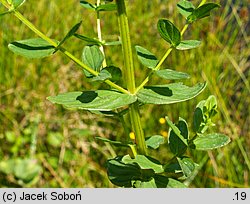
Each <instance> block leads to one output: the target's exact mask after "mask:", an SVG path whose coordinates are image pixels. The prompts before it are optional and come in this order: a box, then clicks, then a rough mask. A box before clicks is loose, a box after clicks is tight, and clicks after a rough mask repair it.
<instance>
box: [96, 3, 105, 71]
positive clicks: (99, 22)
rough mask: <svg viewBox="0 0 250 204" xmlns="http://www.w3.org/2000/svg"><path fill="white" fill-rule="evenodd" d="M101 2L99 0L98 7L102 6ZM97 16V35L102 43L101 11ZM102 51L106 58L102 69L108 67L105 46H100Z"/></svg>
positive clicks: (97, 12)
mask: <svg viewBox="0 0 250 204" xmlns="http://www.w3.org/2000/svg"><path fill="white" fill-rule="evenodd" d="M100 3H101V0H97V2H96V5H97V7H98V6H99V5H100ZM96 16H97V20H96V25H97V35H98V40H99V41H100V42H102V29H101V19H100V11H96ZM99 49H100V51H101V52H102V54H103V56H104V60H103V63H102V67H103V68H104V67H106V66H107V62H106V58H105V52H104V47H103V45H100V48H99Z"/></svg>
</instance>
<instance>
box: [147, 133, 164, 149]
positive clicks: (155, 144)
mask: <svg viewBox="0 0 250 204" xmlns="http://www.w3.org/2000/svg"><path fill="white" fill-rule="evenodd" d="M164 141H165V138H164V137H163V136H161V135H154V136H151V137H149V138H147V139H146V145H147V147H150V148H152V149H157V148H159V146H160V145H161V144H163V143H164Z"/></svg>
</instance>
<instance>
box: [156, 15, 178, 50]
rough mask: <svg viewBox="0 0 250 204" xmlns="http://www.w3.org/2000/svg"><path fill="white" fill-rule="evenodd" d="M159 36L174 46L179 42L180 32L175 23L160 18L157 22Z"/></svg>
mask: <svg viewBox="0 0 250 204" xmlns="http://www.w3.org/2000/svg"><path fill="white" fill-rule="evenodd" d="M157 28H158V31H159V33H160V35H161V37H162V38H163V39H164V40H166V41H167V42H168V43H170V44H171V45H172V46H173V47H176V46H177V45H179V44H180V42H181V33H180V31H179V30H178V28H176V27H175V25H174V24H173V23H172V22H170V21H169V20H167V19H160V20H159V21H158V24H157Z"/></svg>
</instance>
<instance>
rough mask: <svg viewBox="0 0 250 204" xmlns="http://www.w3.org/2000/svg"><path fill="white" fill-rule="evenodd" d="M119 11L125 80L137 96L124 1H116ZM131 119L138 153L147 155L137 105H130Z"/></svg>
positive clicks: (129, 88) (130, 90) (131, 91)
mask: <svg viewBox="0 0 250 204" xmlns="http://www.w3.org/2000/svg"><path fill="white" fill-rule="evenodd" d="M116 4H117V10H118V21H119V29H120V35H121V40H122V50H123V57H124V66H125V67H124V70H123V73H124V75H125V80H126V84H127V88H128V90H129V92H130V93H131V94H135V92H136V87H135V76H134V75H135V72H134V62H133V53H132V46H131V40H130V34H129V26H128V18H127V13H126V5H125V2H124V0H116ZM129 109H130V112H129V113H130V119H131V124H132V128H133V131H134V133H135V137H136V144H137V148H138V153H139V154H143V155H146V154H147V147H146V143H145V138H144V132H143V129H142V124H141V118H140V113H139V107H138V104H137V103H134V104H132V105H130V107H129Z"/></svg>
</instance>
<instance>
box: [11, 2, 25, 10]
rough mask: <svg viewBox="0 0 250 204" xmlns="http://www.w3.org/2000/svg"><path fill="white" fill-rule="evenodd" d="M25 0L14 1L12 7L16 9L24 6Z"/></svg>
mask: <svg viewBox="0 0 250 204" xmlns="http://www.w3.org/2000/svg"><path fill="white" fill-rule="evenodd" d="M24 2H25V0H12V5H13V7H14V8H15V9H16V8H18V7H20V6H22V5H23V4H24Z"/></svg>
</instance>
